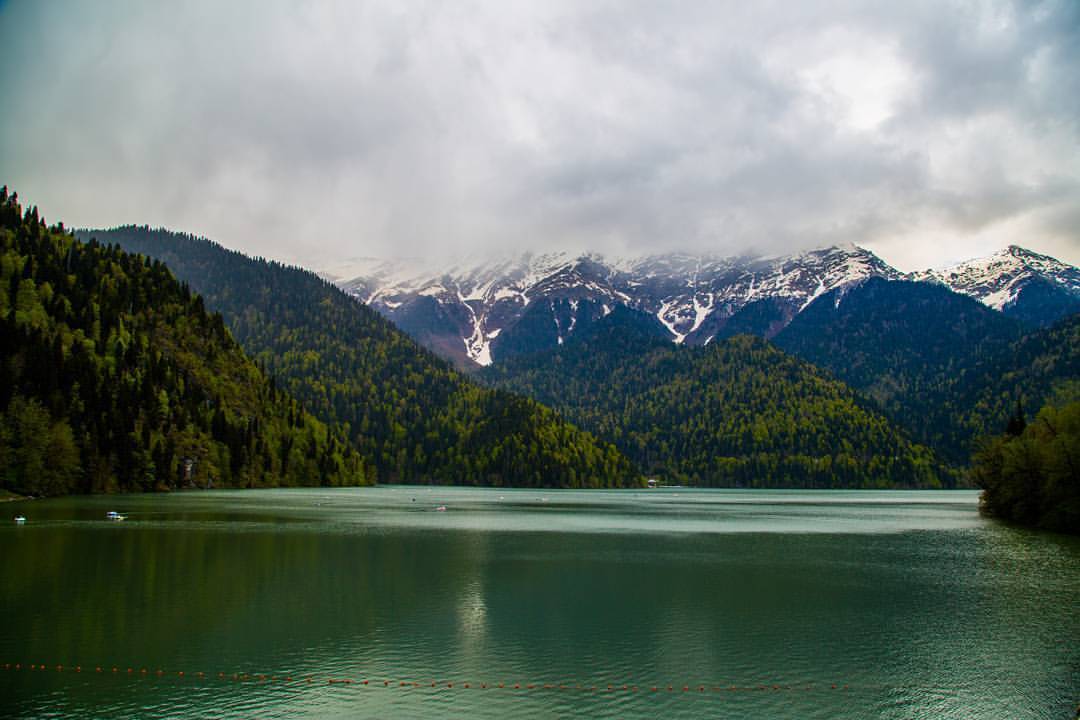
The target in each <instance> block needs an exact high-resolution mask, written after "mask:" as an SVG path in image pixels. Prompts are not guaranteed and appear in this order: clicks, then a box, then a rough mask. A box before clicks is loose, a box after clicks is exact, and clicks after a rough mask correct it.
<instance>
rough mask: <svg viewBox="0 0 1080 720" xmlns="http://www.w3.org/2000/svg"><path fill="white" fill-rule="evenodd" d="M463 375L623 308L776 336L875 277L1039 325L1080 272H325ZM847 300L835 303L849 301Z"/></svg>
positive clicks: (1065, 309) (1072, 306)
mask: <svg viewBox="0 0 1080 720" xmlns="http://www.w3.org/2000/svg"><path fill="white" fill-rule="evenodd" d="M324 274H325V275H326V276H327V277H329V278H331V279H333V280H335V281H336V282H337V283H338V284H339V285H340V286H341V287H342V288H344V289H345V290H346V291H348V292H350V293H351V294H353V295H354V296H355V297H357V298H358V299H360V300H362V301H363V302H365V303H367V304H369V305H371V306H373V307H375V308H376V309H378V310H379V311H380V312H382V313H383V314H384V315H386V316H387V317H389V318H390V319H391V320H393V321H394V322H395V323H396V324H397V325H398V326H399V327H401V328H402V329H403V330H405V331H406V332H408V333H409V334H410V335H412V336H413V337H415V338H416V339H417V340H418V341H420V342H421V343H422V344H424V345H426V346H427V347H429V348H431V349H432V350H434V351H435V352H436V353H438V354H441V355H443V356H444V357H447V358H450V359H452V360H454V361H455V362H458V363H459V364H461V365H462V366H470V365H471V366H475V365H490V364H491V363H492V362H494V361H497V360H498V359H499V358H501V357H509V356H511V355H515V354H520V353H525V352H534V351H537V350H542V349H546V348H550V347H554V346H556V345H559V344H562V343H563V342H564V341H565V340H566V338H568V337H569V336H570V335H572V334H573V333H574V332H575V331H578V330H580V329H582V328H584V327H586V326H587V325H589V324H590V323H592V322H594V321H595V320H597V319H598V318H601V317H603V316H605V315H607V314H608V313H609V312H611V310H612V309H614V308H615V307H616V306H618V305H625V306H627V307H630V308H633V309H635V310H639V311H643V312H647V313H649V314H651V315H654V316H655V317H656V318H657V319H658V320H659V321H660V323H661V324H662V325H663V326H664V327H665V328H667V330H668V332H669V333H670V337H671V339H672V341H673V342H675V343H685V344H688V345H705V344H708V343H709V342H710V341H712V340H713V339H714V338H722V337H726V336H729V335H733V334H736V333H753V334H757V335H762V336H764V337H772V336H773V335H775V334H776V333H778V332H779V331H780V330H782V329H783V328H784V327H785V326H786V325H787V324H788V323H789V322H790V321H791V319H792V318H793V317H795V315H797V314H798V313H799V312H801V311H802V309H803V308H805V307H806V306H807V305H809V304H810V303H811V302H813V301H814V300H815V299H816V298H818V297H819V296H821V295H823V294H825V293H828V292H830V291H832V290H836V289H839V290H841V295H842V293H843V291H845V290H846V289H847V288H849V287H852V286H854V285H856V284H858V283H861V282H862V281H864V280H866V279H867V278H870V277H881V278H885V279H887V280H898V279H906V280H915V281H923V282H935V283H941V284H944V285H946V286H948V287H949V288H951V289H953V290H954V291H956V292H959V293H963V294H966V295H970V296H972V297H974V298H976V299H978V300H980V301H981V302H983V303H984V304H986V305H988V306H990V307H992V308H995V309H997V310H1001V311H1003V312H1004V313H1006V314H1011V315H1013V316H1015V317H1017V318H1018V319H1021V320H1025V321H1027V322H1029V323H1032V324H1047V323H1049V322H1052V321H1053V320H1056V319H1057V318H1059V317H1062V316H1063V315H1065V314H1069V313H1072V312H1077V311H1080V270H1078V269H1077V268H1075V267H1073V266H1071V265H1067V264H1065V263H1062V262H1059V261H1057V260H1055V259H1054V258H1050V257H1047V256H1045V255H1038V254H1036V253H1033V252H1030V251H1028V250H1024V249H1023V248H1019V247H1015V246H1014V247H1010V248H1008V249H1007V250H1003V251H1001V252H999V253H997V254H995V255H992V256H990V257H988V258H983V259H979V260H972V261H969V262H967V263H962V264H960V265H956V266H953V267H951V268H947V269H944V270H932V271H931V270H928V271H925V272H920V273H912V274H910V275H907V274H904V273H901V272H900V271H898V270H896V269H895V268H893V267H891V266H890V265H888V264H887V263H885V262H884V261H883V260H882V259H881V258H879V257H877V256H876V255H874V254H873V253H872V252H870V251H869V250H865V249H863V248H860V247H857V246H855V245H845V246H835V247H829V248H824V249H819V250H812V251H809V252H804V253H800V254H796V255H789V256H783V257H724V256H718V255H689V254H666V255H651V256H646V257H638V258H607V257H604V256H602V255H597V254H591V253H587V254H573V253H563V252H553V253H541V254H533V253H525V254H522V255H518V256H513V257H504V258H501V259H497V260H490V259H488V260H486V261H485V260H476V261H469V260H466V261H461V262H457V263H442V264H439V263H437V262H436V261H432V260H396V261H387V260H375V259H360V260H356V261H353V262H351V263H349V264H348V265H344V266H341V267H338V268H332V269H330V270H329V271H328V272H326V273H324ZM839 297H840V296H837V298H838V299H837V302H839Z"/></svg>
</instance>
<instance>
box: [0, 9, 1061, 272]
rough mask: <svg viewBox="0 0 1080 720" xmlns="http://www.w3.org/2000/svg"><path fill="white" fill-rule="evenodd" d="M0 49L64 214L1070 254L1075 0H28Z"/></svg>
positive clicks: (704, 244) (14, 134) (472, 245)
mask: <svg viewBox="0 0 1080 720" xmlns="http://www.w3.org/2000/svg"><path fill="white" fill-rule="evenodd" d="M0 61H2V62H3V67H4V68H6V70H5V72H4V73H3V75H0V97H3V98H4V99H5V102H4V110H3V112H0V175H2V177H0V181H2V182H6V183H8V184H10V185H13V186H15V187H16V188H17V189H19V190H20V191H21V193H22V195H23V196H24V197H27V198H29V199H30V200H32V201H33V202H35V203H37V204H39V205H41V206H42V207H43V208H45V209H47V210H48V212H49V213H50V214H51V215H55V216H57V217H62V218H63V219H64V220H65V222H67V223H68V224H69V225H72V224H78V225H113V224H118V223H123V222H138V223H150V224H153V225H159V224H160V225H167V226H170V227H173V228H177V229H185V230H190V231H194V232H198V233H202V234H205V235H208V236H210V237H213V238H214V239H217V240H219V241H221V242H223V243H224V244H226V245H229V246H231V247H236V248H240V249H243V250H246V251H249V252H253V253H257V254H263V255H269V256H274V257H279V258H283V259H288V260H293V261H300V262H304V263H305V264H309V265H319V264H328V263H330V262H333V261H336V260H340V259H343V258H348V257H354V256H362V255H402V254H405V255H420V254H431V253H451V252H466V251H468V252H475V251H484V250H491V249H495V248H498V249H507V248H511V249H516V248H529V249H543V248H548V247H561V248H567V247H572V248H580V249H592V250H599V251H602V252H613V253H620V252H645V251H652V250H667V249H683V250H712V251H716V252H735V251H742V250H747V249H752V250H757V251H760V252H784V251H789V250H793V249H796V248H803V247H808V246H814V245H821V244H829V243H834V242H856V243H860V244H864V245H868V246H870V247H872V248H873V249H875V250H877V251H878V252H879V253H880V254H881V255H882V256H883V257H885V258H886V259H887V260H890V261H891V262H894V263H895V264H897V265H898V266H900V267H903V268H905V269H911V268H915V267H924V266H928V265H938V264H942V263H946V262H949V261H952V260H958V259H962V258H965V257H970V256H972V255H976V254H981V253H984V252H989V251H992V250H994V249H996V248H998V247H1001V246H1003V245H1005V244H1008V243H1017V244H1022V245H1026V246H1030V247H1033V248H1035V249H1039V250H1042V251H1044V252H1049V253H1051V254H1054V255H1057V256H1059V257H1061V258H1062V259H1064V260H1067V261H1071V262H1073V263H1077V262H1080V4H1078V3H1076V2H1074V0H1058V1H1056V2H1054V1H1052V2H1043V3H1041V4H1033V3H1029V2H1015V3H1011V2H999V1H996V0H988V1H987V2H942V0H931V1H928V2H919V1H918V0H914V1H912V2H904V3H880V2H853V1H851V2H849V1H842V0H825V1H822V2H814V3H791V2H786V1H776V2H770V1H769V0H762V1H760V2H754V3H745V2H726V3H725V2H704V1H703V2H659V1H657V2H634V1H633V0H622V1H620V2H604V1H602V0H594V1H591V2H578V1H577V0H565V1H562V0H544V1H543V2H524V1H523V0H522V1H520V2H519V1H514V0H511V1H509V2H508V1H506V0H502V1H498V2H496V1H492V2H467V1H462V2H454V3H443V2H420V1H410V0H402V1H401V2H382V3H363V2H340V3H333V2H311V3H307V2H277V1H276V0H252V1H251V2H240V1H237V2H229V3H220V2H189V3H182V4H181V3H175V4H172V5H166V4H164V3H144V2H137V1H132V2H99V3H84V2H77V1H72V2H65V1H63V0H56V1H54V2H49V3H40V2H32V1H30V0H25V1H20V0H13V1H12V2H9V3H8V4H6V5H0Z"/></svg>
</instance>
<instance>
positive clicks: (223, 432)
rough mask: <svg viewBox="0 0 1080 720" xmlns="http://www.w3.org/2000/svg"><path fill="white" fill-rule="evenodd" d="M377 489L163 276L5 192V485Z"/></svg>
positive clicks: (196, 300) (1, 208) (216, 319)
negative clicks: (84, 239) (51, 223)
mask: <svg viewBox="0 0 1080 720" xmlns="http://www.w3.org/2000/svg"><path fill="white" fill-rule="evenodd" d="M185 458H188V459H190V460H191V461H193V464H191V465H190V466H189V465H188V464H187V463H185ZM373 479H374V473H373V472H371V471H370V470H369V469H366V468H365V467H364V465H363V464H362V463H361V461H360V458H359V456H358V455H357V453H356V452H355V451H354V450H353V449H352V447H351V445H350V443H348V441H347V440H346V439H345V438H344V437H343V436H341V435H340V434H338V433H336V432H334V431H331V430H330V429H328V428H327V427H326V426H325V425H324V424H323V423H321V422H319V421H318V420H316V419H315V418H313V417H311V416H310V415H308V414H307V413H305V412H304V411H303V410H302V409H301V408H300V407H299V405H298V404H297V403H296V401H295V400H292V399H291V398H289V397H288V396H286V395H285V393H283V392H279V391H278V390H277V389H276V388H275V387H274V385H273V383H272V381H271V380H270V379H269V378H267V377H266V376H265V375H264V374H263V373H262V372H261V371H260V370H259V368H257V367H256V366H255V364H254V363H253V362H252V361H251V360H249V359H248V358H247V357H245V355H244V353H243V351H242V350H241V349H240V347H239V346H238V345H237V344H236V342H235V341H234V340H233V339H232V337H231V336H230V335H229V333H228V332H227V331H226V330H225V327H224V325H223V323H222V320H221V316H220V315H216V314H215V315H210V314H208V313H207V312H206V310H205V309H204V308H203V300H202V298H201V297H199V296H197V295H192V294H191V292H190V291H189V290H188V288H187V287H186V286H182V285H181V284H180V283H179V282H177V280H176V279H175V278H174V277H173V276H172V274H170V272H169V271H168V269H167V268H166V267H165V266H163V265H162V264H161V263H158V262H149V261H147V260H146V259H145V258H143V257H140V256H136V255H131V254H129V253H127V252H124V251H123V250H120V249H119V248H117V247H114V246H113V247H102V246H101V245H98V244H97V243H94V242H91V243H89V244H84V243H81V242H79V241H77V240H76V239H75V238H73V237H71V236H70V235H68V234H66V233H64V232H62V230H61V228H59V227H55V228H48V227H46V226H45V225H44V222H43V221H42V220H41V219H40V218H39V217H38V212H37V208H33V209H31V210H30V211H28V212H27V213H26V214H25V215H21V214H20V208H19V206H18V204H17V202H16V199H15V198H14V197H8V195H7V189H6V188H4V189H3V190H0V487H3V488H7V489H11V490H14V491H16V492H21V493H26V494H34V495H40V494H61V493H71V492H93V491H102V490H153V489H158V488H169V487H180V486H183V485H186V484H188V483H190V482H196V483H198V484H199V485H205V484H206V483H207V482H208V481H210V480H213V482H214V484H215V485H217V486H219V487H229V486H234V487H235V486H241V487H250V486H277V485H341V484H362V483H365V482H370V481H372V480H373Z"/></svg>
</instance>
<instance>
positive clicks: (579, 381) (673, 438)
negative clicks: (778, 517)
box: [480, 308, 954, 487]
mask: <svg viewBox="0 0 1080 720" xmlns="http://www.w3.org/2000/svg"><path fill="white" fill-rule="evenodd" d="M480 377H482V378H483V379H485V380H486V381H487V382H490V383H492V384H494V385H496V386H498V387H503V388H507V389H510V390H514V391H517V392H522V393H527V394H529V395H530V396H531V397H534V398H536V399H537V400H539V401H540V402H543V403H547V404H550V405H551V406H552V407H554V408H556V409H558V410H559V411H560V412H562V413H563V414H565V415H566V417H568V418H570V419H571V420H573V421H574V422H576V423H578V424H580V425H581V426H582V427H584V428H586V429H589V430H591V431H593V432H595V433H596V434H597V435H599V436H601V437H604V438H611V439H612V440H613V441H614V442H615V443H616V444H617V445H618V447H619V449H621V450H622V451H623V452H625V453H626V454H627V455H629V456H630V457H631V459H633V460H634V461H636V462H638V463H639V464H640V465H641V466H642V467H643V468H645V469H646V470H647V472H649V473H652V474H656V475H659V476H661V477H662V478H663V479H664V480H665V481H668V482H671V481H678V482H684V483H693V484H699V485H718V486H720V485H729V486H730V485H742V486H749V487H896V486H901V487H916V486H917V487H938V486H941V485H949V484H951V483H952V482H953V479H954V476H953V475H951V474H949V473H948V472H947V471H944V470H942V469H941V468H940V467H939V464H938V463H937V462H936V460H935V458H934V456H933V454H932V453H931V452H930V451H929V450H927V449H926V448H925V447H923V446H920V445H916V444H914V443H912V442H910V441H909V440H908V439H907V438H906V437H905V436H904V434H903V433H902V432H900V431H898V430H897V429H896V428H895V427H894V426H893V425H892V424H891V423H890V422H889V421H888V420H886V419H885V418H884V417H883V416H882V415H880V414H878V413H876V412H874V411H872V410H870V409H868V408H867V407H866V406H865V403H863V402H861V401H860V400H859V399H858V398H857V397H856V395H855V393H854V392H852V391H851V390H850V388H848V387H847V386H845V385H844V384H843V383H840V382H837V381H835V380H831V379H829V378H828V377H826V376H825V374H823V373H821V372H820V371H818V370H817V369H816V368H814V367H812V366H811V365H809V364H808V363H806V362H803V361H800V360H798V359H796V358H794V357H792V356H790V355H786V354H784V353H782V352H780V351H778V350H776V349H775V348H773V347H771V346H770V345H769V344H768V343H766V342H765V341H763V340H760V339H758V338H752V337H748V336H738V337H735V338H732V339H729V340H726V341H722V342H716V343H712V344H710V345H708V346H706V347H704V348H689V347H680V346H676V345H673V344H672V343H671V342H669V341H668V340H667V339H666V338H665V333H664V329H663V328H662V327H660V326H659V324H658V323H657V321H656V319H655V318H653V317H651V316H647V315H644V314H641V313H637V312H635V311H632V310H629V309H626V308H618V309H616V310H615V311H614V312H612V313H611V314H610V315H608V316H607V317H605V318H603V319H602V320H599V321H597V322H596V323H595V324H594V325H593V326H592V327H590V328H589V329H588V330H586V331H583V332H582V333H581V334H575V335H574V336H573V337H572V338H571V339H570V340H569V341H568V342H567V343H566V344H565V345H563V346H562V347H561V348H559V349H557V350H554V351H549V352H544V353H537V354H534V355H530V356H524V357H519V358H513V359H509V360H507V361H506V362H504V363H503V364H500V365H497V366H493V367H491V368H487V369H485V370H484V371H483V372H482V373H481V375H480Z"/></svg>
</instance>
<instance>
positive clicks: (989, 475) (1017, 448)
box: [971, 401, 1080, 533]
mask: <svg viewBox="0 0 1080 720" xmlns="http://www.w3.org/2000/svg"><path fill="white" fill-rule="evenodd" d="M1009 430H1011V432H1009V431H1007V432H1006V433H1005V434H1003V435H999V436H996V437H990V438H986V439H984V440H983V441H982V443H981V446H980V448H979V450H978V451H977V452H976V454H975V458H974V462H973V464H972V469H971V474H972V478H973V480H974V481H975V483H976V484H977V485H978V486H979V487H981V488H983V494H982V504H983V508H984V509H985V510H986V512H988V513H990V514H991V515H995V516H997V517H1000V518H1003V519H1006V520H1012V521H1015V522H1018V523H1022V524H1025V525H1031V526H1034V527H1041V528H1046V529H1049V530H1058V531H1061V532H1070V533H1080V401H1074V402H1070V403H1067V404H1064V405H1062V406H1060V407H1059V406H1056V405H1054V404H1050V405H1047V406H1046V407H1044V408H1043V409H1042V410H1041V411H1040V412H1039V414H1038V416H1037V417H1036V418H1035V420H1034V421H1033V422H1030V423H1026V424H1025V425H1024V426H1023V427H1021V426H1020V425H1019V424H1017V423H1016V422H1010V424H1009Z"/></svg>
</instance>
